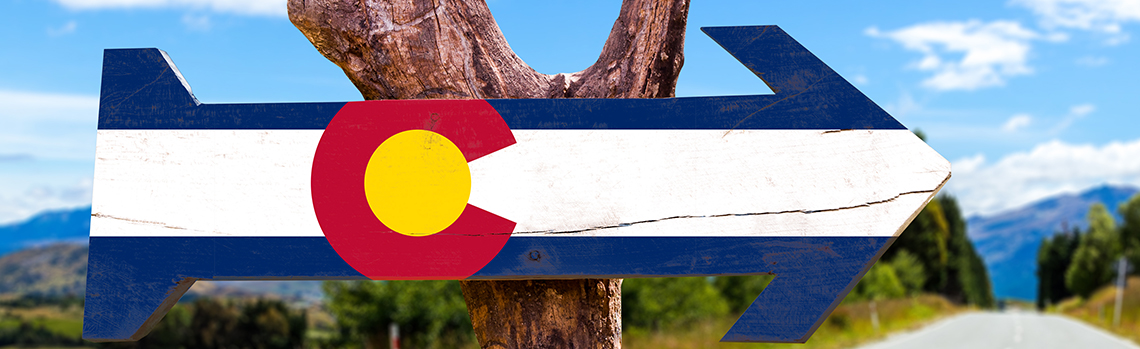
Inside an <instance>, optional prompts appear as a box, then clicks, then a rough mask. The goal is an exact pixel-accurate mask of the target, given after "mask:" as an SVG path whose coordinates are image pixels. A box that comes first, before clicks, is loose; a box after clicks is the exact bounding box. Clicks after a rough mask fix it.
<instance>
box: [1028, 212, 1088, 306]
mask: <svg viewBox="0 0 1140 349" xmlns="http://www.w3.org/2000/svg"><path fill="white" fill-rule="evenodd" d="M1080 238H1081V231H1080V229H1079V228H1077V227H1073V229H1072V230H1070V231H1064V229H1062V231H1060V232H1057V233H1056V234H1054V235H1053V237H1051V238H1045V239H1044V240H1043V241H1041V247H1040V248H1039V249H1038V250H1037V308H1038V309H1042V310H1044V309H1045V308H1046V307H1048V306H1049V305H1052V304H1057V302H1060V301H1061V300H1063V299H1065V298H1069V297H1071V296H1072V295H1073V293H1072V292H1070V291H1069V288H1068V286H1066V285H1065V273H1066V272H1067V271H1068V269H1069V265H1070V264H1072V262H1073V254H1074V253H1075V252H1076V250H1077V244H1078V243H1079V242H1080Z"/></svg>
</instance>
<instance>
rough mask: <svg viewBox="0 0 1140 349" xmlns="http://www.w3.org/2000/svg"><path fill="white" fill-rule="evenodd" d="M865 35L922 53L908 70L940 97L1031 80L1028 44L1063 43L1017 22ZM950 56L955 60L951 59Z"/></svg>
mask: <svg viewBox="0 0 1140 349" xmlns="http://www.w3.org/2000/svg"><path fill="white" fill-rule="evenodd" d="M866 34H867V35H870V36H872V37H879V38H888V39H891V40H894V41H896V42H898V43H900V44H902V45H903V47H905V48H907V49H909V50H912V51H917V52H919V53H922V55H923V56H922V59H920V60H919V61H917V62H915V63H914V64H913V67H914V68H917V69H919V70H924V71H930V72H933V73H934V76H931V77H930V78H927V79H926V80H924V81H923V82H922V84H923V86H926V87H928V88H932V89H935V90H942V91H945V90H975V89H979V88H984V87H993V86H1001V85H1004V84H1005V80H1006V78H1009V77H1012V76H1017V75H1026V74H1031V73H1033V69H1032V68H1030V67H1029V65H1028V64H1027V60H1028V59H1029V51H1030V49H1031V46H1030V42H1031V41H1033V40H1051V41H1060V40H1064V39H1065V38H1064V37H1061V36H1057V35H1042V34H1039V33H1037V32H1034V31H1032V30H1029V29H1026V28H1024V27H1022V26H1021V24H1020V23H1017V22H1012V21H993V22H988V23H984V22H981V21H978V20H970V21H966V22H929V23H921V24H916V25H912V26H910V27H906V28H902V29H898V30H894V31H889V32H881V31H879V29H878V28H875V27H871V28H868V29H867V30H866ZM956 55H960V57H952V56H956Z"/></svg>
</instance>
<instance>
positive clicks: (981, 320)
mask: <svg viewBox="0 0 1140 349" xmlns="http://www.w3.org/2000/svg"><path fill="white" fill-rule="evenodd" d="M901 348H924V349H926V348H929V349H940V348H970V349H1015V348H1096V349H1115V348H1121V349H1125V348H1126V349H1140V347H1138V346H1136V345H1135V344H1132V343H1131V342H1128V341H1126V340H1124V339H1121V338H1120V337H1116V336H1113V335H1111V334H1108V333H1107V332H1104V331H1101V330H1099V329H1096V328H1094V327H1092V326H1089V325H1086V324H1084V323H1081V322H1079V321H1077V320H1073V319H1069V318H1065V317H1061V316H1056V315H1041V314H1037V313H1033V312H1017V311H1011V312H1004V313H970V314H965V315H959V316H955V317H952V318H949V319H946V320H943V321H940V322H937V323H934V324H932V325H930V326H927V327H926V328H923V329H921V330H918V331H916V332H911V333H906V334H902V335H896V336H893V337H891V338H888V339H887V340H886V341H884V342H880V343H875V344H872V345H868V346H864V347H862V348H861V349H901Z"/></svg>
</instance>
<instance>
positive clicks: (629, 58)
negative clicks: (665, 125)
mask: <svg viewBox="0 0 1140 349" xmlns="http://www.w3.org/2000/svg"><path fill="white" fill-rule="evenodd" d="M688 11H689V1H688V0H625V1H623V2H622V6H621V12H620V13H619V14H618V18H617V20H616V21H614V26H613V29H612V30H611V31H610V35H609V38H608V39H607V40H606V42H605V46H604V47H603V48H602V52H601V55H600V56H599V57H598V61H597V62H596V63H594V64H593V65H591V66H590V67H589V68H586V69H584V70H582V71H579V72H576V73H560V74H554V75H547V74H542V73H539V72H536V71H535V70H534V69H532V68H531V67H530V66H528V65H526V63H525V62H523V61H522V59H520V58H519V57H518V56H517V55H515V53H514V51H512V50H511V48H510V46H509V45H508V44H507V40H506V38H504V37H503V34H502V32H501V31H499V26H498V24H496V23H495V20H494V18H493V17H492V16H491V11H490V9H488V8H487V4H486V3H485V2H484V1H483V0H393V1H340V0H291V1H289V19H290V20H292V21H293V24H294V25H296V26H297V28H298V29H300V30H301V32H302V33H304V34H305V37H307V38H309V41H311V42H312V43H313V46H316V48H317V50H318V51H320V52H321V53H322V54H324V55H325V57H327V58H328V59H329V60H331V61H332V62H333V63H336V64H337V65H338V66H340V67H341V69H344V72H345V74H346V75H348V77H349V79H351V80H352V82H353V83H355V84H356V86H357V88H358V89H360V92H361V94H362V95H364V98H365V99H370V100H371V99H427V98H451V99H454V98H659V97H672V96H673V93H674V89H675V87H676V83H677V75H678V74H679V73H680V71H681V65H682V64H683V63H684V55H683V48H684V42H685V24H686V21H687V19H688ZM550 16H557V15H556V14H550ZM552 18H553V17H552ZM568 25H569V24H568ZM568 30H570V29H568Z"/></svg>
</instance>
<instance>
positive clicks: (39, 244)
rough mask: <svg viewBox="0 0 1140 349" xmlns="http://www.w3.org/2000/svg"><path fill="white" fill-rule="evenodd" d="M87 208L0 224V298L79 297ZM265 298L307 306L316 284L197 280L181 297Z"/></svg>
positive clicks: (319, 294) (318, 295)
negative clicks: (305, 304)
mask: <svg viewBox="0 0 1140 349" xmlns="http://www.w3.org/2000/svg"><path fill="white" fill-rule="evenodd" d="M90 232H91V207H90V206H87V207H80V208H74V209H63V210H51V211H45V212H42V213H40V214H37V215H35V216H33V217H31V218H29V219H27V220H24V221H20V222H16V223H12V224H8V225H3V226H0V297H4V296H12V295H15V296H19V295H23V294H40V295H82V294H83V292H84V286H85V284H86V281H87V277H86V275H87V249H88V247H87V241H88V240H87V239H88V235H89V234H90ZM202 296H212V297H258V296H271V297H275V298H281V299H285V300H290V301H299V302H302V303H311V302H314V301H319V300H320V299H321V297H323V292H322V291H321V282H320V281H199V282H197V283H195V284H194V286H193V287H191V288H190V291H189V292H187V294H186V296H185V297H184V299H193V298H195V297H202Z"/></svg>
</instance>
